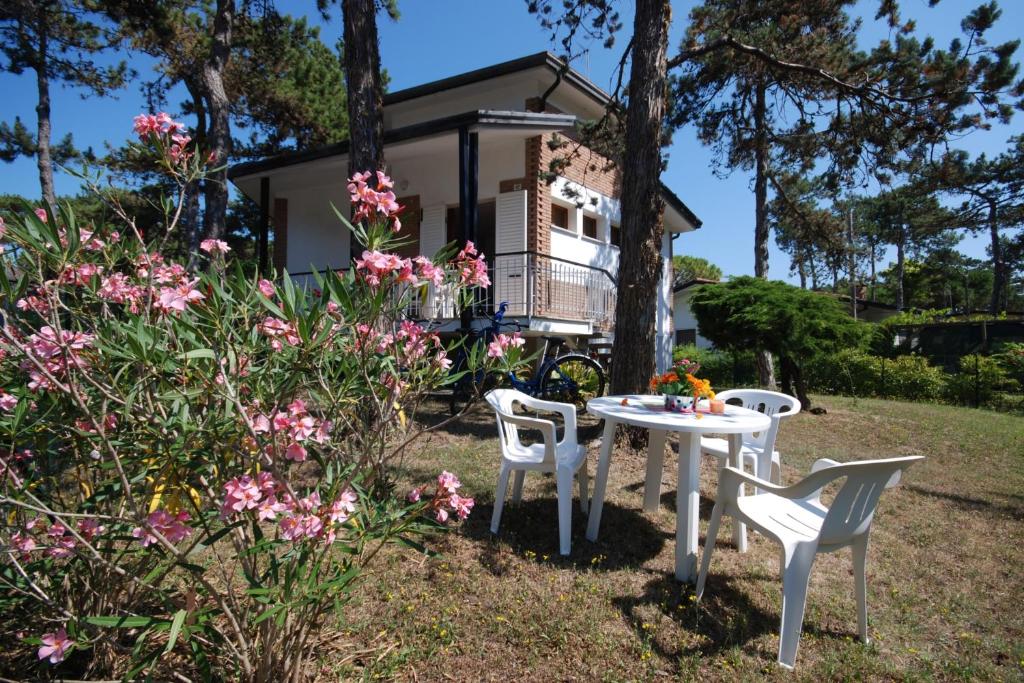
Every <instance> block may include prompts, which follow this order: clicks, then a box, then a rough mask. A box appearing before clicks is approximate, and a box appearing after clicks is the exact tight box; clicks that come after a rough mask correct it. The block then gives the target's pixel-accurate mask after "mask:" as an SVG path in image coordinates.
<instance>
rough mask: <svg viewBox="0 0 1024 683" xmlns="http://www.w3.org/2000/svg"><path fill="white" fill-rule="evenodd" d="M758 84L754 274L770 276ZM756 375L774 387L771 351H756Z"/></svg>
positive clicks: (765, 135) (764, 132)
mask: <svg viewBox="0 0 1024 683" xmlns="http://www.w3.org/2000/svg"><path fill="white" fill-rule="evenodd" d="M766 90H767V86H765V84H764V83H763V82H762V83H759V84H758V86H757V91H756V92H755V93H754V98H755V99H754V166H755V170H754V275H756V276H757V277H760V278H765V279H767V278H768V132H767V126H768V121H767V107H766V105H765V91H766ZM757 376H758V381H759V382H760V383H761V386H763V387H766V388H768V389H774V388H775V368H774V367H773V366H772V354H771V353H769V352H768V351H764V350H760V351H758V352H757Z"/></svg>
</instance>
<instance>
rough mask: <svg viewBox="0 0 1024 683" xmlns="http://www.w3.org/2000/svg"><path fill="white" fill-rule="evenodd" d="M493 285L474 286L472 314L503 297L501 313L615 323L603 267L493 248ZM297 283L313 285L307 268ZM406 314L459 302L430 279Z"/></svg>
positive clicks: (440, 310)
mask: <svg viewBox="0 0 1024 683" xmlns="http://www.w3.org/2000/svg"><path fill="white" fill-rule="evenodd" d="M487 274H488V277H490V279H491V286H490V287H488V288H487V289H477V290H476V291H475V292H474V303H473V309H474V311H473V312H474V313H475V314H476V315H482V314H485V313H491V312H493V311H494V309H495V308H496V307H497V305H498V304H499V303H501V302H502V301H507V302H508V308H507V310H506V312H505V315H507V316H509V317H517V318H534V317H539V318H553V319H558V320H569V321H573V322H588V323H591V324H592V325H593V326H594V327H595V328H599V329H610V328H611V327H612V326H613V325H614V323H615V293H616V281H615V278H614V277H612V275H611V273H609V272H608V271H607V270H604V269H603V268H598V267H595V266H590V265H586V264H583V263H575V262H573V261H568V260H566V259H561V258H558V257H556V256H548V255H547V254H538V253H536V252H532V251H520V252H514V253H505V254H496V255H495V256H494V257H493V258H492V259H491V261H490V263H489V264H488V266H487ZM291 275H292V277H293V278H294V279H295V280H296V284H300V285H305V286H313V283H314V279H313V274H312V273H311V272H302V273H292V274H291ZM408 315H409V317H410V318H418V319H431V318H432V319H437V320H452V319H456V318H458V317H459V310H458V302H457V301H456V298H455V295H454V293H453V292H452V291H451V290H450V289H449V288H447V287H435V286H433V285H428V286H426V287H423V288H421V289H420V290H419V295H418V296H417V297H415V298H414V300H413V301H412V303H411V304H410V305H409V309H408Z"/></svg>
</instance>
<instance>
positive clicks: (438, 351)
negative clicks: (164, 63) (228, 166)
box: [0, 114, 521, 681]
mask: <svg viewBox="0 0 1024 683" xmlns="http://www.w3.org/2000/svg"><path fill="white" fill-rule="evenodd" d="M135 127H136V131H137V133H138V135H139V152H140V154H148V155H151V157H152V158H153V159H154V163H156V164H157V165H158V166H159V167H160V168H161V169H162V170H163V171H164V172H165V173H166V174H167V175H168V177H169V179H170V180H171V181H172V182H173V183H174V184H175V185H176V186H177V188H178V189H179V192H178V195H177V198H178V200H180V199H181V197H182V196H183V192H181V190H183V189H184V188H185V187H186V186H187V185H188V184H190V183H194V182H196V181H197V180H200V179H201V178H202V177H203V176H204V174H205V173H206V170H207V169H206V165H205V163H206V162H205V156H204V155H203V153H202V151H200V150H198V149H196V147H195V146H194V145H193V144H192V143H191V141H190V140H189V139H188V137H187V136H186V135H185V134H184V132H183V131H184V128H183V127H182V126H181V125H180V124H178V123H176V122H174V121H173V120H171V118H170V117H168V116H166V115H164V114H161V115H157V116H140V117H138V118H137V119H136V126H135ZM390 188H391V182H390V180H389V179H388V178H387V177H386V176H384V175H383V174H376V175H374V176H371V175H370V174H369V173H366V174H358V175H357V176H355V177H354V178H353V179H352V180H351V182H350V184H349V190H350V192H351V195H352V201H353V203H354V205H355V209H356V211H355V216H356V220H357V221H358V222H357V223H356V224H355V225H351V224H348V223H347V222H346V221H344V219H341V218H340V217H339V221H340V222H339V225H338V229H339V230H344V229H349V230H351V231H352V235H353V238H354V239H357V240H359V241H360V242H361V243H362V245H363V246H364V247H365V251H364V252H363V254H362V258H361V259H358V260H356V262H355V267H354V268H352V269H350V270H349V271H348V272H346V273H345V274H338V273H327V274H325V275H323V276H321V277H319V278H318V279H317V282H316V288H315V289H314V288H309V289H301V288H297V287H295V286H293V284H292V281H291V279H290V278H289V277H288V276H287V274H284V275H283V277H282V278H281V280H280V283H274V282H271V281H269V280H257V279H254V278H252V277H247V276H246V275H245V274H244V273H243V271H242V269H241V267H240V266H239V265H238V264H236V263H232V261H231V255H230V254H229V253H228V252H229V250H230V249H229V247H228V245H226V244H225V243H224V242H221V241H219V240H216V239H210V240H206V241H204V242H203V244H202V250H203V252H204V257H203V258H204V263H203V264H202V268H203V271H202V272H190V271H189V270H188V269H187V268H186V267H185V266H184V265H182V264H180V263H175V262H173V261H171V260H170V259H167V258H165V257H164V256H162V255H161V246H162V245H163V244H164V243H165V241H166V240H167V238H168V236H169V235H170V234H171V232H172V231H174V230H176V229H177V217H178V216H179V215H180V209H181V202H180V201H175V200H173V199H172V200H168V201H167V202H165V205H164V210H165V213H166V221H165V222H164V224H163V226H164V227H157V226H146V225H136V224H135V222H134V221H133V219H132V217H131V216H130V215H128V214H127V213H126V212H125V211H124V210H122V209H121V208H120V206H119V204H118V203H117V202H116V200H111V210H112V212H113V214H114V215H116V216H118V225H82V224H80V223H79V222H78V221H77V220H76V217H75V215H74V213H73V212H72V211H71V210H70V209H69V208H68V207H66V206H62V207H54V208H49V207H47V208H36V209H35V210H32V207H26V208H25V210H23V211H20V212H16V213H15V214H9V215H7V216H6V217H0V233H2V239H3V241H4V242H5V244H6V245H7V247H8V250H7V254H6V256H5V267H6V270H7V272H8V275H9V277H6V278H2V280H3V288H4V290H3V305H4V317H5V321H4V325H3V326H2V327H0V438H2V439H3V441H4V445H3V447H2V450H0V613H2V615H3V616H2V620H3V621H4V628H3V629H0V632H2V634H4V635H0V639H2V643H3V644H2V646H0V650H3V651H5V653H6V654H5V655H4V657H5V661H16V662H17V664H16V665H15V666H16V670H17V671H18V673H19V677H24V678H33V679H35V678H45V677H50V676H54V677H72V678H110V677H120V678H123V679H125V680H135V679H151V680H171V679H172V678H173V677H174V676H175V675H181V676H184V677H185V678H186V679H192V680H242V681H298V680H304V679H306V678H308V677H310V676H311V675H312V670H313V665H314V663H315V660H316V658H317V652H318V648H317V645H318V643H320V642H321V641H322V639H323V638H325V637H326V634H329V633H330V632H331V631H332V629H336V628H337V627H338V622H339V619H343V617H344V614H345V609H346V607H345V606H346V602H347V601H348V599H349V597H350V596H351V595H352V594H353V592H354V591H358V590H359V583H358V580H359V576H360V573H361V572H362V570H363V569H364V568H365V567H366V566H367V565H368V563H370V562H371V561H372V560H373V558H374V556H375V555H376V554H377V553H378V551H379V550H380V548H381V547H382V546H383V545H384V544H386V543H395V542H397V543H403V544H407V545H409V546H411V547H414V548H417V549H420V550H423V546H422V545H421V540H422V539H423V537H424V535H425V534H428V533H431V532H433V531H436V530H438V529H440V525H442V524H443V523H445V522H447V521H449V520H454V519H456V518H459V519H461V518H464V517H465V516H466V515H468V514H469V513H470V510H471V509H472V507H473V499H472V498H470V497H469V496H465V495H463V491H462V489H461V488H460V483H459V481H458V479H457V478H456V477H455V476H454V475H453V474H451V473H449V472H442V473H441V474H440V476H439V477H438V479H437V481H436V482H433V483H429V485H428V482H424V484H423V485H422V486H418V487H417V488H415V489H414V490H413V491H411V492H399V491H395V490H394V484H393V477H392V465H393V464H394V463H396V462H397V461H398V460H399V459H401V458H412V457H415V446H416V439H417V437H418V436H419V435H420V434H421V433H422V431H423V427H420V426H417V425H418V424H419V423H418V422H417V421H416V419H415V418H416V413H417V410H418V408H419V406H420V404H421V402H422V401H423V400H424V398H425V397H426V395H427V394H428V393H429V392H432V391H434V390H436V389H437V388H439V387H441V386H444V385H446V384H448V383H450V382H452V381H453V379H455V377H454V376H453V375H452V373H451V371H450V366H451V360H450V359H449V356H450V353H451V351H452V349H451V348H446V347H445V346H444V345H443V344H442V342H441V340H440V339H439V337H438V336H437V334H436V333H435V332H433V331H431V329H430V326H429V324H426V325H424V324H419V323H416V322H413V321H411V320H408V319H406V318H405V316H404V311H405V310H406V307H407V306H408V305H409V303H410V301H411V300H412V298H413V297H417V296H419V294H420V290H421V288H422V287H425V286H436V287H444V288H445V289H446V290H447V291H451V292H454V293H456V294H457V295H458V296H459V297H460V299H461V300H463V301H464V302H468V301H469V300H470V298H471V297H472V292H471V289H472V288H474V287H478V286H486V285H487V277H486V266H485V263H484V260H483V255H482V254H477V253H476V251H475V249H474V247H473V245H472V244H471V243H470V244H467V245H465V246H464V247H463V248H462V249H461V250H458V249H457V248H456V247H451V248H448V249H446V250H445V251H444V252H442V253H441V254H439V255H438V256H436V257H435V258H434V259H428V258H425V257H417V258H415V259H403V258H400V257H398V256H397V255H395V254H393V253H392V251H393V249H394V248H395V246H396V245H397V244H398V241H399V240H401V238H402V234H401V232H400V223H399V221H398V216H399V214H400V212H401V207H399V206H398V205H397V203H396V202H395V200H394V194H393V192H392V191H391V189H390ZM498 341H499V342H500V341H504V342H505V343H504V344H501V343H498V345H497V347H496V349H490V350H485V349H484V348H482V346H478V347H474V348H472V349H470V350H469V351H468V357H469V362H468V364H467V368H468V371H469V372H475V371H476V370H477V369H481V368H482V369H483V371H490V370H498V369H500V370H503V371H508V370H510V369H514V368H515V366H516V364H517V363H518V362H519V354H520V347H521V344H520V340H519V339H518V338H516V339H512V338H505V339H504V340H498ZM493 345H494V344H492V346H493ZM15 634H18V635H15ZM51 668H52V669H53V670H52V671H46V669H51Z"/></svg>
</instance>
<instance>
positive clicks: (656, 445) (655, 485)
mask: <svg viewBox="0 0 1024 683" xmlns="http://www.w3.org/2000/svg"><path fill="white" fill-rule="evenodd" d="M664 466H665V431H664V430H661V429H652V430H650V431H649V432H648V436H647V478H646V479H645V480H644V512H657V511H658V506H659V504H660V503H661V473H662V469H663V468H664Z"/></svg>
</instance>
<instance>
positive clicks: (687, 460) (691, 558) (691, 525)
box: [676, 432, 700, 583]
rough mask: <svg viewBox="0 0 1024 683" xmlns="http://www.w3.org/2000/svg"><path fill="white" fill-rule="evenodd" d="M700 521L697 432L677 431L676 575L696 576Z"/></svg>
mask: <svg viewBox="0 0 1024 683" xmlns="http://www.w3.org/2000/svg"><path fill="white" fill-rule="evenodd" d="M699 521H700V435H699V434H694V433H692V432H680V434H679V483H678V486H677V487H676V579H677V580H678V581H686V582H689V583H693V582H694V581H696V580H697V524H698V522H699Z"/></svg>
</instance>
